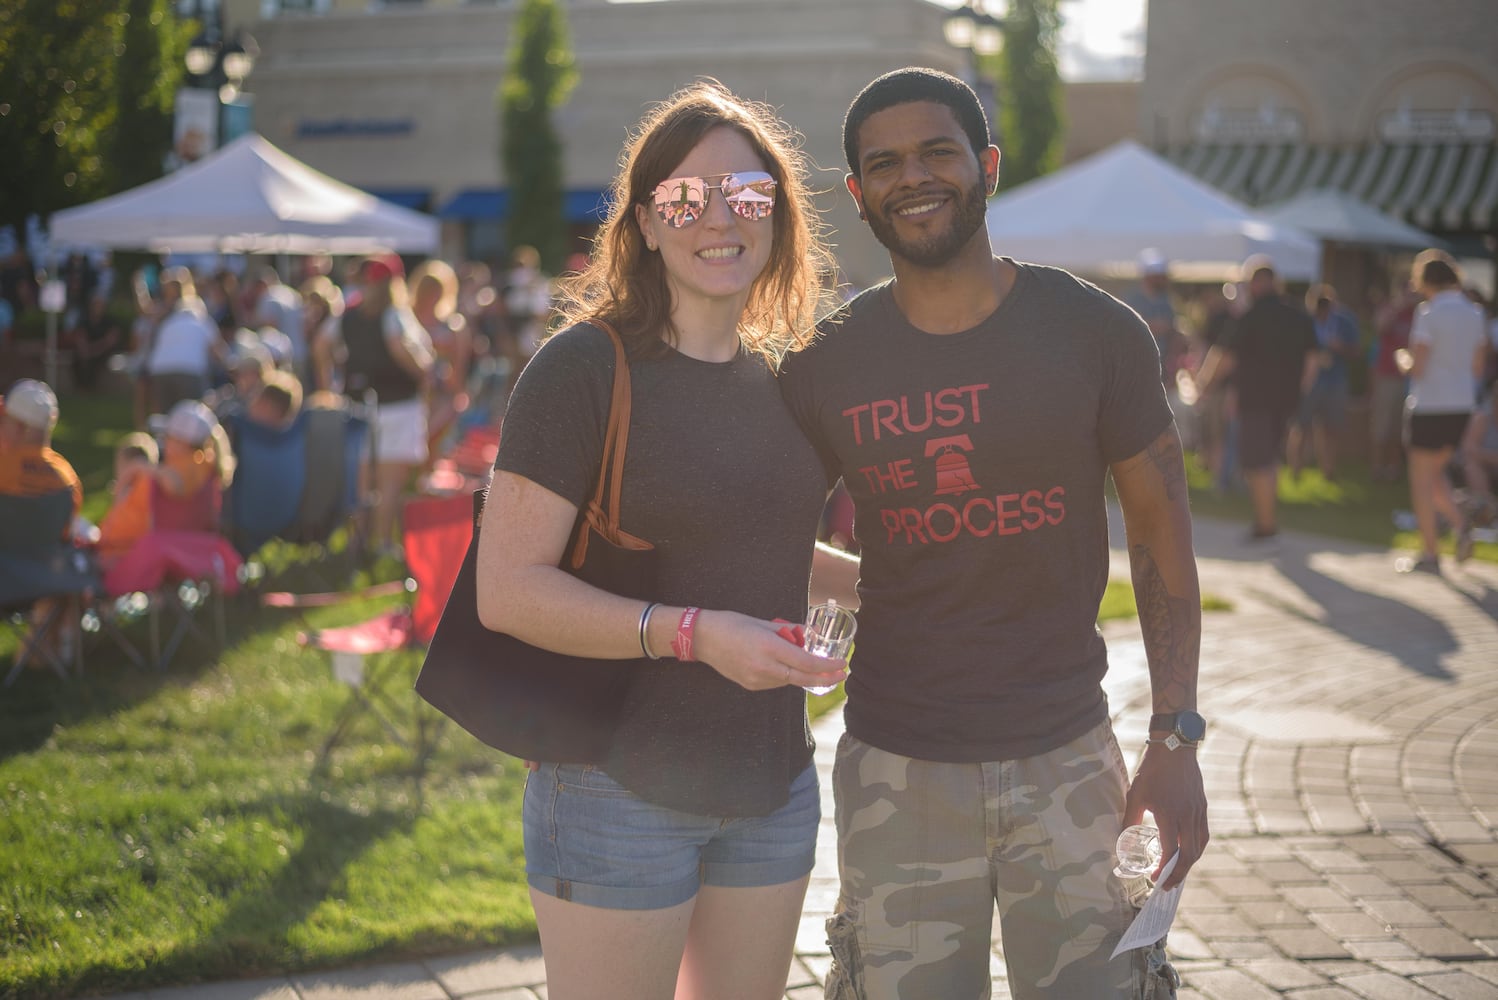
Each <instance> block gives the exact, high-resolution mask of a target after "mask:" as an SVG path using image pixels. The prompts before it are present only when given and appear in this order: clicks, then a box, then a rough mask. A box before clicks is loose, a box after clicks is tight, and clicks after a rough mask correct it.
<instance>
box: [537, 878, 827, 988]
mask: <svg viewBox="0 0 1498 1000" xmlns="http://www.w3.org/2000/svg"><path fill="white" fill-rule="evenodd" d="M809 881H810V876H806V877H804V878H800V879H797V880H796V881H794V882H786V883H784V884H782V885H772V886H766V887H764V888H754V889H726V888H723V887H721V886H704V887H703V888H702V889H701V890H700V891H699V892H698V894H697V897H696V899H692V900H688V901H687V902H685V903H681V904H679V905H677V906H673V907H670V908H668V909H664V910H606V909H601V908H599V907H596V906H584V905H582V904H581V903H571V902H565V901H563V900H560V899H557V898H556V897H554V896H548V895H546V894H544V893H538V892H534V891H532V892H531V905H532V906H533V907H534V908H535V911H536V925H537V927H538V928H539V929H540V931H541V951H542V953H543V955H544V956H545V961H546V995H547V996H548V997H550V998H551V1000H593V998H595V997H604V996H606V997H609V998H610V1000H671V998H672V997H675V1000H779V998H780V997H782V996H784V995H785V983H786V979H787V976H788V974H789V971H790V966H791V958H792V954H793V952H794V950H795V945H796V931H797V928H798V926H799V923H800V917H801V905H802V903H803V902H804V901H805V899H806V886H807V883H808V882H809Z"/></svg>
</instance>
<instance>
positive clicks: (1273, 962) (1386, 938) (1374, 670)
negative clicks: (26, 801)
mask: <svg viewBox="0 0 1498 1000" xmlns="http://www.w3.org/2000/svg"><path fill="white" fill-rule="evenodd" d="M1196 530H1197V546H1196V547H1197V553H1198V556H1199V560H1200V569H1201V576H1202V587H1203V590H1204V591H1206V592H1208V593H1210V594H1213V595H1215V596H1218V597H1222V598H1226V599H1228V600H1230V601H1231V602H1232V603H1233V605H1234V610H1232V611H1231V612H1220V613H1213V614H1209V615H1208V616H1207V617H1206V620H1205V623H1204V630H1203V631H1204V635H1203V643H1202V683H1201V699H1200V700H1201V709H1202V712H1203V714H1205V715H1206V716H1207V717H1208V719H1209V720H1210V721H1211V723H1212V729H1211V731H1210V735H1209V739H1208V741H1207V744H1206V745H1205V747H1204V748H1203V750H1202V751H1201V752H1202V755H1203V756H1202V760H1203V765H1204V771H1205V773H1206V777H1207V792H1208V796H1209V799H1210V803H1211V821H1212V829H1213V841H1212V845H1211V847H1210V848H1209V850H1208V853H1207V855H1206V856H1205V857H1204V858H1203V859H1202V860H1201V862H1200V863H1199V864H1198V865H1197V867H1196V869H1195V870H1194V871H1193V872H1192V875H1191V878H1190V880H1189V881H1188V882H1187V886H1186V891H1185V894H1184V896H1183V899H1182V904H1181V909H1180V913H1179V914H1178V916H1177V920H1176V926H1175V929H1174V930H1173V931H1172V933H1171V938H1170V942H1171V950H1172V953H1173V955H1174V956H1175V960H1176V964H1177V967H1178V968H1179V970H1180V971H1181V973H1182V976H1183V979H1184V986H1183V989H1182V991H1181V1000H1260V998H1263V1000H1270V998H1275V997H1289V998H1293V1000H1406V998H1408V1000H1419V998H1430V1000H1435V998H1444V1000H1498V567H1494V566H1491V565H1483V566H1477V567H1472V568H1470V569H1468V570H1465V571H1456V570H1455V568H1454V567H1448V574H1449V575H1448V576H1447V577H1445V578H1436V577H1429V576H1401V575H1398V574H1396V573H1394V571H1393V568H1392V567H1393V558H1392V556H1391V555H1390V554H1389V553H1387V552H1383V551H1374V550H1371V549H1368V548H1366V547H1360V546H1356V545H1351V544H1347V543H1341V542H1334V541H1328V540H1326V539H1320V538H1311V537H1297V536H1287V537H1285V538H1284V539H1282V540H1280V541H1279V542H1278V543H1276V544H1275V545H1273V546H1272V547H1271V548H1268V549H1265V548H1260V547H1253V546H1250V545H1248V544H1247V543H1244V542H1240V541H1239V540H1238V539H1239V538H1240V536H1241V534H1242V528H1241V527H1240V526H1236V525H1228V524H1221V523H1215V522H1199V523H1198V525H1197V529H1196ZM1113 537H1114V539H1115V541H1121V539H1122V537H1123V534H1122V529H1121V526H1120V525H1119V524H1117V523H1115V524H1114V530H1113ZM1115 557H1116V559H1117V560H1118V561H1117V562H1116V565H1115V567H1114V572H1115V575H1117V576H1121V577H1125V578H1126V577H1127V575H1128V569H1127V563H1126V562H1124V561H1123V556H1122V552H1121V551H1115ZM1106 634H1107V635H1108V638H1109V643H1110V649H1111V662H1112V668H1111V670H1110V673H1109V677H1108V681H1107V688H1108V694H1109V699H1110V702H1111V704H1112V706H1113V711H1114V716H1115V719H1116V725H1117V729H1118V733H1119V739H1120V742H1121V743H1122V745H1123V746H1124V747H1125V748H1126V750H1128V749H1130V748H1135V747H1140V746H1142V743H1143V739H1144V727H1145V725H1146V722H1147V718H1148V715H1149V679H1148V674H1147V672H1146V668H1145V666H1144V658H1143V650H1142V646H1141V643H1140V640H1139V632H1138V626H1137V625H1136V624H1134V623H1120V624H1115V625H1112V626H1110V627H1108V628H1107V630H1106ZM817 730H818V741H819V744H820V747H821V749H820V751H819V753H818V763H819V766H820V767H821V768H822V770H823V779H822V784H823V794H824V799H826V804H825V808H824V813H825V814H826V816H827V817H828V818H827V819H825V820H824V823H823V830H822V837H821V840H820V842H819V845H818V846H819V850H818V861H817V868H816V871H815V872H814V874H813V878H812V885H811V889H810V892H809V894H808V898H807V905H806V911H805V916H804V917H803V919H802V926H801V933H800V936H799V939H798V942H797V952H798V954H797V959H796V964H795V966H794V968H793V969H792V972H791V977H790V981H789V982H788V983H787V996H788V998H790V1000H813V998H818V1000H819V998H820V997H821V995H822V994H821V989H820V987H819V986H818V983H820V982H821V981H822V978H823V977H824V976H825V974H826V970H827V965H828V961H829V959H828V957H827V950H826V944H825V941H824V938H823V933H822V921H823V920H824V919H825V918H826V916H827V915H828V914H829V913H830V912H831V909H832V905H833V902H834V900H835V898H836V895H837V880H836V865H835V846H834V843H833V835H832V828H831V819H830V817H831V815H832V808H831V801H830V797H831V792H830V780H829V778H830V775H829V774H828V773H827V772H828V770H829V769H830V755H831V751H832V749H833V747H834V745H835V743H836V740H837V734H838V733H839V732H840V730H841V719H840V717H838V716H836V715H834V716H833V717H831V718H827V719H823V720H822V721H821V722H820V723H819V724H818V726H817ZM994 954H995V958H994V975H995V978H994V997H995V998H1007V997H1008V996H1009V992H1008V989H1007V986H1006V985H1005V982H1004V978H1003V954H1002V950H1001V948H1000V947H999V944H998V943H997V942H996V943H995V951H994ZM544 978H545V976H544V969H543V966H542V962H541V957H540V952H539V950H538V949H536V948H521V949H510V950H504V951H498V950H491V951H486V952H479V953H475V954H472V955H466V956H457V957H452V958H444V959H432V960H428V961H426V962H420V963H407V964H400V965H387V966H380V967H375V968H367V969H356V970H347V971H339V972H333V973H327V974H318V975H297V976H292V977H290V978H277V979H272V980H259V981H255V982H239V983H223V984H215V985H212V986H197V987H190V988H183V989H174V990H155V991H151V992H150V993H148V994H131V995H129V1000H188V998H192V1000H365V998H368V1000H375V998H380V1000H386V998H390V1000H451V998H464V1000H537V998H540V1000H544V998H545V996H546V992H545V984H544ZM118 1000H126V998H124V997H121V998H118ZM931 1000H946V998H931ZM1078 1000H1086V998H1078Z"/></svg>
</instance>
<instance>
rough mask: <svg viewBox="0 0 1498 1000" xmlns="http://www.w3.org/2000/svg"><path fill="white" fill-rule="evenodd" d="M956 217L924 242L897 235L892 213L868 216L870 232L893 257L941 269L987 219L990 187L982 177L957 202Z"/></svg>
mask: <svg viewBox="0 0 1498 1000" xmlns="http://www.w3.org/2000/svg"><path fill="white" fill-rule="evenodd" d="M954 208H955V216H954V218H953V219H952V224H951V225H950V226H948V227H947V228H946V229H944V230H943V231H941V232H939V233H933V234H932V235H930V236H928V237H926V238H924V239H921V240H907V239H902V238H901V237H900V236H899V235H897V234H896V232H895V224H894V221H893V220H892V219H891V218H890V214H892V213H890V214H885V215H880V214H878V213H875V212H869V213H868V222H869V229H870V230H872V231H873V233H874V238H875V239H876V240H878V241H879V242H880V243H883V244H884V246H885V247H886V248H887V249H888V250H889V252H890V253H891V254H893V255H894V256H896V257H900V258H902V259H903V260H907V261H909V262H910V263H912V264H916V265H918V266H920V267H941V266H942V265H943V264H946V263H947V262H948V261H950V260H951V259H952V258H953V257H956V256H957V253H958V251H960V250H961V249H962V248H963V247H965V246H967V244H968V241H969V240H971V239H972V238H973V234H974V233H976V232H977V231H978V229H979V227H981V226H983V225H984V224H985V222H986V221H987V218H988V185H987V183H986V182H985V181H984V180H983V178H981V177H980V178H979V179H978V180H977V182H976V183H974V184H973V186H972V187H970V188H968V190H967V192H966V193H965V194H964V195H963V196H961V197H960V198H958V199H957V201H956V202H955V203H954Z"/></svg>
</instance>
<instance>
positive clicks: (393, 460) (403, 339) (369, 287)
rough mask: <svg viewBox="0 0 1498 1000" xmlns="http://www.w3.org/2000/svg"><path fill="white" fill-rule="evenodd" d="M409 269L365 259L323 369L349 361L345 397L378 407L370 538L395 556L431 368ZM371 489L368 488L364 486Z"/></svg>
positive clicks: (421, 438)
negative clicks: (333, 359) (370, 399)
mask: <svg viewBox="0 0 1498 1000" xmlns="http://www.w3.org/2000/svg"><path fill="white" fill-rule="evenodd" d="M405 275H406V269H405V267H404V266H403V265H402V263H401V259H400V258H399V257H398V256H396V255H395V254H381V255H378V256H374V257H369V258H367V259H366V260H365V261H364V262H363V263H362V264H361V265H360V267H359V297H358V301H357V303H356V304H352V305H350V306H349V307H348V308H347V309H345V310H344V312H343V315H342V316H340V317H338V320H337V334H336V335H334V336H331V337H329V338H326V339H325V340H323V341H321V342H320V344H321V347H320V350H321V351H322V352H323V362H322V364H321V365H320V367H324V368H327V367H328V357H329V356H330V355H335V354H341V355H342V356H343V390H344V392H345V393H346V394H347V395H348V396H350V397H351V398H353V399H362V398H363V397H364V396H365V394H366V393H373V394H374V397H375V401H376V407H377V410H376V441H375V448H376V453H375V466H376V468H375V482H374V484H373V485H374V488H375V490H376V491H377V493H378V500H377V502H376V504H375V507H374V513H373V518H372V524H371V525H370V536H371V538H372V541H373V544H374V545H375V547H376V550H377V551H382V552H387V553H390V552H394V551H396V546H395V529H396V522H397V519H398V514H399V511H400V496H401V493H402V492H403V491H404V490H405V487H406V484H407V483H408V482H409V481H410V479H411V476H412V474H413V473H414V472H415V471H416V470H417V469H418V468H420V467H421V465H422V464H423V463H425V462H426V459H427V411H426V403H425V400H424V397H425V394H426V392H427V390H428V388H429V384H430V375H431V371H432V364H433V352H432V342H431V338H430V337H429V336H428V335H427V332H426V330H425V329H423V328H422V326H421V324H420V323H419V322H418V321H417V319H416V317H415V315H414V314H413V313H412V312H411V306H410V297H409V293H408V292H407V290H406V280H405ZM365 485H368V484H365Z"/></svg>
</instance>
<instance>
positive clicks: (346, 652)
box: [261, 496, 473, 767]
mask: <svg viewBox="0 0 1498 1000" xmlns="http://www.w3.org/2000/svg"><path fill="white" fill-rule="evenodd" d="M402 523H403V532H404V538H403V544H402V547H403V549H404V552H405V558H406V568H407V570H408V571H409V573H410V577H409V579H406V580H398V581H394V582H393V583H387V584H380V585H377V586H375V587H370V588H366V589H365V590H362V591H358V592H357V593H353V594H349V593H339V594H287V593H274V594H265V595H263V596H262V598H261V603H263V604H264V605H266V606H267V607H278V608H293V609H303V608H311V607H325V606H327V605H330V604H337V603H341V602H343V601H346V600H349V599H350V598H353V597H374V596H378V595H381V594H392V593H400V592H401V591H414V596H413V599H412V601H411V604H410V606H409V607H401V608H394V609H392V610H390V611H386V612H385V613H383V614H380V615H376V616H375V617H373V618H370V619H367V620H366V621H362V622H359V623H358V624H356V625H345V626H342V627H339V628H327V629H319V630H317V631H308V632H303V633H301V634H299V635H298V636H297V641H298V642H299V643H301V644H302V645H303V646H306V647H309V648H312V649H323V650H327V652H328V653H329V655H330V657H331V659H332V667H333V676H334V677H336V678H337V679H338V680H340V681H342V682H343V683H345V684H347V685H348V686H349V688H350V697H349V700H348V703H347V704H346V705H345V706H344V708H343V710H342V711H341V712H340V713H339V715H338V719H337V720H336V721H335V722H334V724H333V731H332V733H331V734H329V736H328V739H327V741H326V742H325V743H324V744H323V748H322V752H321V753H320V754H319V756H318V766H319V767H320V766H321V765H322V764H323V763H324V762H326V760H327V759H328V755H329V754H330V753H332V751H333V748H334V747H335V746H337V745H338V742H339V740H341V739H342V738H343V735H344V733H345V732H346V731H347V729H348V727H349V725H350V724H351V723H352V722H353V721H354V719H356V718H357V717H358V716H359V715H360V714H365V713H367V714H369V715H371V716H373V717H374V718H375V719H376V720H377V721H378V722H379V723H380V724H381V725H382V726H384V728H385V731H386V732H388V733H389V734H390V736H391V738H392V739H394V740H395V741H396V742H397V743H399V744H401V745H402V746H404V747H407V748H408V749H411V750H413V751H414V752H415V753H416V755H417V758H418V761H419V762H420V763H421V764H423V765H424V764H425V763H426V759H427V756H428V755H429V754H430V752H431V749H432V735H433V734H432V732H431V731H430V730H429V725H428V723H429V720H428V718H427V713H422V712H419V711H418V712H417V713H416V720H415V723H414V727H413V728H414V730H415V735H414V738H408V737H407V735H406V734H405V733H403V732H401V729H400V727H399V726H397V725H396V723H395V719H394V716H395V715H396V714H397V709H398V707H399V706H398V705H397V703H396V701H395V698H394V697H393V696H392V695H391V694H390V693H389V692H388V691H387V690H386V689H385V688H386V681H387V679H388V678H389V676H390V675H391V674H392V673H394V672H396V671H397V670H398V669H399V668H400V666H401V665H402V663H401V659H400V658H398V657H394V656H387V657H383V658H382V659H381V660H380V661H379V662H378V663H377V664H376V665H375V666H374V667H373V668H370V669H366V665H365V658H366V657H368V656H371V655H373V654H376V653H393V652H397V651H399V650H403V649H417V648H421V647H423V646H425V645H426V644H427V643H428V642H430V641H431V638H432V634H433V633H434V632H435V631H436V630H437V622H438V620H439V619H441V617H442V609H443V606H444V605H446V603H447V595H448V594H449V593H451V591H452V588H453V581H454V580H455V579H457V576H458V568H459V567H460V566H461V565H462V564H463V556H464V555H465V554H466V553H467V551H468V543H469V541H470V540H471V539H472V537H473V500H472V498H470V497H467V496H453V497H434V498H421V499H416V500H411V501H410V502H408V503H407V504H406V507H405V511H404V513H403V514H402ZM406 689H407V690H410V689H411V685H406ZM412 697H413V701H414V700H415V696H414V695H413V696H412ZM440 721H441V720H440V719H438V720H435V722H433V723H432V724H433V725H435V724H440Z"/></svg>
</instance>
